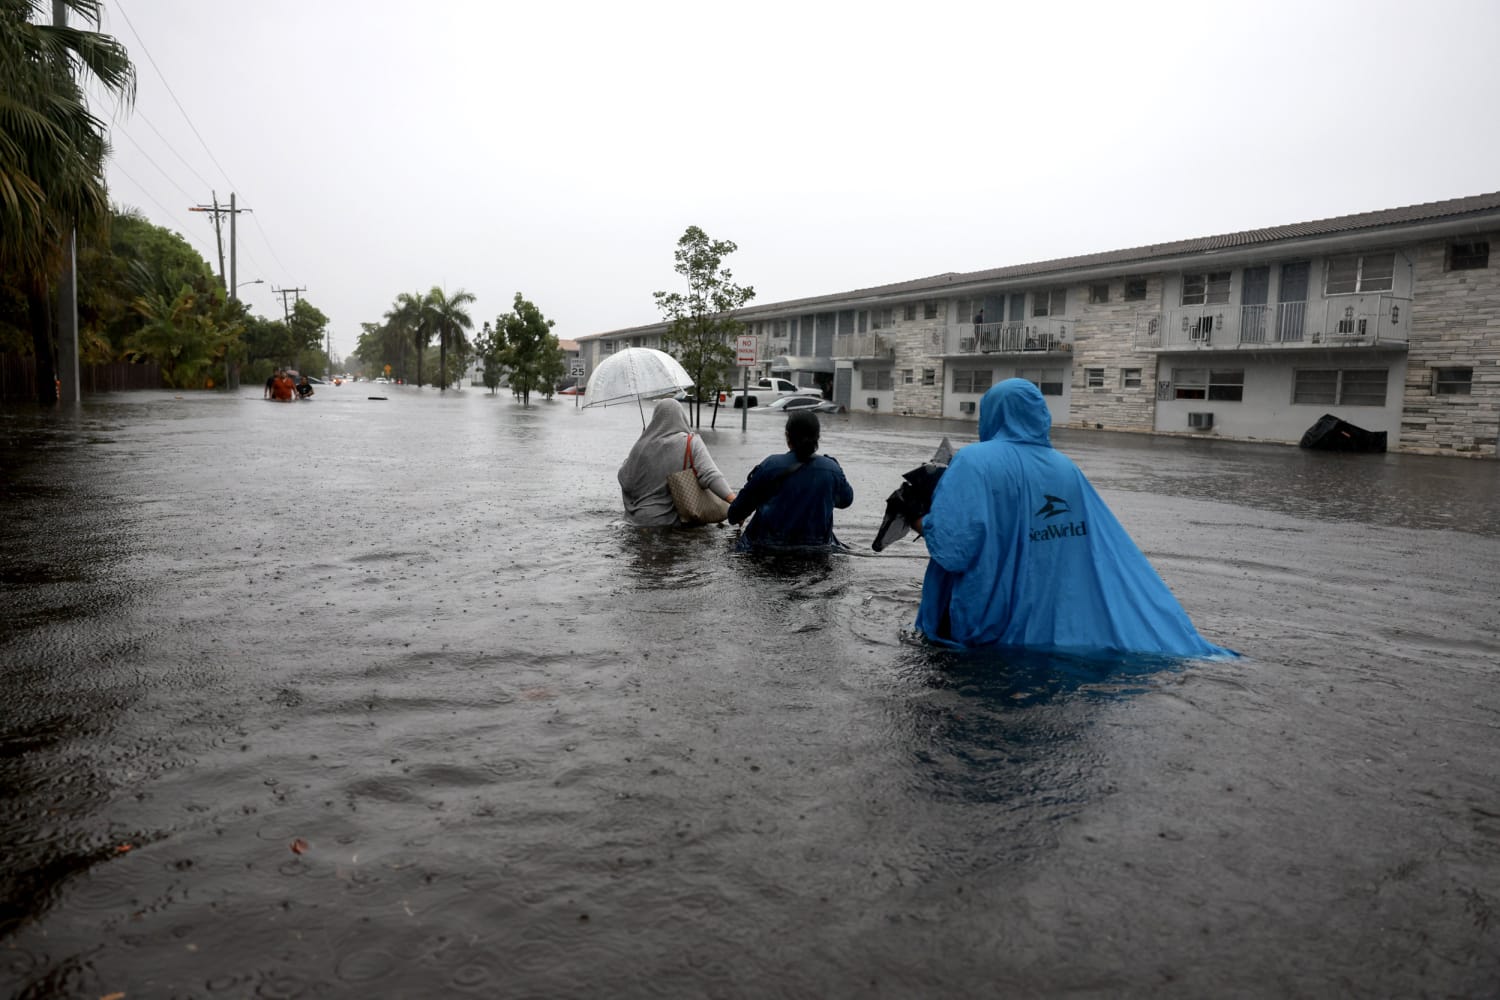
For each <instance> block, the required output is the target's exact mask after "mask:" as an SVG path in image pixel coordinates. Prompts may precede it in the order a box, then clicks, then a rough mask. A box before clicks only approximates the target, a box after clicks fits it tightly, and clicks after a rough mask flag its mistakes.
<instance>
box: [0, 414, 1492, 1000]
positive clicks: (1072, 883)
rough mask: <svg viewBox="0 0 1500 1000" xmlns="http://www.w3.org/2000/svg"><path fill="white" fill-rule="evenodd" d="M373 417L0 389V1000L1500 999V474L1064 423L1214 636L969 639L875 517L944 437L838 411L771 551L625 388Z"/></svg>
mask: <svg viewBox="0 0 1500 1000" xmlns="http://www.w3.org/2000/svg"><path fill="white" fill-rule="evenodd" d="M367 395H368V393H364V392H362V391H360V390H359V388H358V387H357V386H352V385H346V386H344V387H328V388H327V389H326V390H320V392H319V394H318V396H317V398H316V400H315V401H314V402H312V403H309V404H296V405H290V406H282V405H269V404H267V403H265V402H263V401H262V400H260V399H259V398H258V397H257V396H256V395H255V394H253V393H249V392H246V393H244V394H243V395H240V396H237V397H236V396H223V395H196V394H185V395H183V396H181V397H178V396H175V395H173V394H171V393H137V394H128V395H117V396H108V397H101V398H97V399H91V400H89V401H88V402H87V403H86V404H85V405H84V406H83V407H82V408H81V409H78V410H76V411H56V412H54V411H46V412H39V411H36V410H34V409H32V408H24V407H13V408H7V409H4V410H0V468H3V470H4V480H3V482H4V491H3V493H0V600H3V605H4V609H5V614H4V616H3V620H0V664H3V670H4V671H5V681H6V683H5V685H4V689H3V693H0V795H3V796H4V798H3V803H4V808H3V810H0V835H3V837H4V841H5V850H4V851H3V852H0V858H3V860H0V880H3V883H4V889H5V891H4V893H3V895H0V899H3V900H4V902H3V903H0V992H4V993H5V994H7V995H24V996H80V997H82V996H88V997H98V996H105V995H108V994H111V993H124V994H126V995H127V996H173V995H181V996H189V995H191V996H225V997H240V996H253V997H322V996H330V995H347V996H369V995H381V996H433V995H452V996H466V995H472V996H494V995H505V996H516V997H524V996H653V997H655V996H693V997H696V996H763V995H768V994H769V995H788V996H852V995H869V996H881V995H888V996H975V997H980V996H983V997H989V996H996V995H1005V994H1021V995H1039V994H1057V993H1070V992H1072V993H1090V994H1103V995H1147V994H1149V995H1153V996H1154V995H1157V994H1161V993H1167V994H1174V995H1180V996H1202V995H1218V994H1233V995H1244V996H1249V995H1265V996H1322V995H1330V994H1350V993H1355V994H1359V993H1364V994H1380V995H1414V994H1419V993H1424V992H1427V993H1445V994H1456V995H1483V994H1487V993H1493V992H1495V991H1496V989H1497V988H1500V959H1497V957H1496V956H1497V955H1500V942H1497V940H1496V934H1497V933H1500V915H1497V909H1500V875H1497V874H1496V873H1497V872H1500V793H1497V791H1496V786H1495V783H1494V779H1493V776H1494V774H1495V773H1497V772H1500V701H1497V699H1496V698H1495V696H1494V691H1495V690H1496V680H1497V677H1496V674H1497V666H1496V664H1497V662H1500V631H1497V628H1496V626H1495V624H1494V614H1493V606H1494V594H1495V593H1497V592H1500V504H1497V503H1496V501H1495V498H1496V496H1497V486H1500V465H1497V464H1496V463H1480V462H1468V461H1456V460H1441V459H1427V458H1418V457H1413V456H1400V455H1385V456H1341V455H1315V454H1309V453H1303V452H1300V451H1298V450H1296V449H1290V448H1278V447H1269V446H1260V445H1229V444H1224V443H1222V442H1206V441H1201V440H1186V439H1165V438H1146V437H1137V436H1130V435H1117V434H1107V433H1106V434H1099V433H1086V432H1080V431H1076V430H1059V431H1058V432H1057V433H1056V434H1055V440H1056V442H1057V444H1058V445H1059V447H1061V448H1062V449H1063V450H1064V451H1066V452H1068V453H1069V454H1071V455H1072V456H1073V457H1074V458H1075V459H1076V460H1077V461H1078V462H1079V464H1080V465H1081V466H1082V467H1083V468H1084V469H1085V471H1086V472H1087V473H1088V474H1089V475H1090V477H1091V479H1092V480H1093V482H1094V483H1095V484H1096V486H1098V487H1099V488H1100V490H1101V491H1102V492H1103V493H1104V495H1105V497H1106V499H1107V500H1108V502H1109V503H1110V505H1111V507H1112V508H1113V509H1114V511H1115V513H1116V514H1117V515H1118V516H1119V517H1120V519H1121V521H1122V522H1123V523H1124V524H1125V525H1126V526H1127V528H1128V529H1129V530H1130V531H1131V533H1132V535H1133V536H1134V537H1135V539H1136V541H1137V542H1138V543H1139V544H1140V545H1141V547H1142V549H1143V550H1144V551H1145V552H1146V553H1147V555H1148V556H1149V557H1150V559H1151V560H1152V562H1153V564H1154V565H1155V566H1156V567H1157V569H1158V571H1159V572H1161V574H1162V575H1163V577H1164V578H1165V579H1166V580H1167V582H1168V583H1169V584H1170V585H1171V586H1172V588H1173V590H1174V592H1175V593H1177V595H1178V596H1179V597H1180V598H1181V599H1182V601H1183V603H1184V605H1185V606H1186V607H1187V609H1188V611H1189V612H1190V614H1191V615H1192V617H1193V619H1194V621H1195V623H1196V624H1197V625H1198V626H1199V628H1200V629H1201V630H1202V631H1203V632H1204V633H1205V634H1206V635H1207V636H1208V637H1209V638H1211V639H1212V640H1213V641H1215V642H1218V643H1221V644H1224V645H1228V646H1231V647H1234V648H1236V649H1239V650H1241V651H1242V652H1243V653H1245V654H1246V655H1245V657H1244V659H1242V660H1240V661H1236V662H1226V663H1220V662H1212V663H1177V662H1158V661H1150V660H1133V659H1121V660H1117V661H1111V662H1097V661H1080V660H1076V659H1071V658H1067V657H1047V656H1026V655H1018V654H997V653H974V654H964V655H955V654H952V653H949V652H944V651H937V650H932V649H929V648H927V647H924V646H923V645H921V644H920V642H918V641H916V640H914V639H913V637H912V636H911V634H910V627H911V624H912V621H913V620H914V618H915V613H916V605H917V601H918V598H919V595H920V586H921V576H922V571H923V567H924V564H925V552H924V549H923V546H922V543H921V542H920V540H917V539H914V538H910V537H909V538H907V539H906V540H904V541H902V542H899V543H896V544H895V545H893V546H891V547H889V548H888V549H887V550H886V551H885V552H883V553H880V554H875V553H873V552H871V550H870V548H869V542H870V539H871V538H872V537H873V536H874V533H875V529H876V527H877V526H878V524H879V522H880V518H881V515H882V513H883V506H884V498H885V496H886V495H887V494H888V493H889V492H890V491H891V490H892V489H893V488H894V487H895V485H896V483H897V482H898V480H899V477H900V474H901V473H902V472H904V471H905V470H906V469H909V468H911V467H912V466H914V465H915V464H917V463H918V462H920V461H922V460H923V459H924V458H925V457H927V456H929V455H930V454H931V453H932V450H933V449H934V448H935V447H936V443H937V441H938V440H939V439H940V438H941V437H942V436H943V435H944V434H947V435H950V436H951V437H952V439H953V441H954V443H955V445H959V444H963V443H966V442H967V441H970V440H972V435H973V425H972V424H959V423H951V422H939V421H922V420H914V419H904V418H889V417H886V418H876V417H870V416H861V415H850V416H844V415H827V416H826V417H825V418H824V428H825V430H824V439H823V444H824V451H825V452H826V453H829V454H832V455H834V456H835V457H837V458H838V459H839V460H840V461H841V462H842V463H843V465H844V467H845V470H846V472H847V474H848V475H849V478H850V481H851V483H852V484H853V486H854V488H855V493H856V501H855V504H854V506H853V507H852V508H850V509H849V510H847V511H840V512H839V514H838V516H837V519H836V523H837V530H838V532H839V534H840V536H841V537H842V538H843V539H844V541H845V542H846V543H848V544H849V545H850V547H851V551H850V552H849V553H848V554H844V555H835V556H831V557H822V558H813V559H806V558H803V559H780V560H776V559H773V560H757V559H751V558H747V557H743V556H739V555H735V554H733V553H732V552H731V551H730V547H731V543H732V540H733V537H734V530H733V529H731V528H728V527H725V526H720V527H712V528H705V529H700V530H696V531H685V532H658V531H643V530H640V529H636V528H633V527H631V526H629V525H627V524H626V523H624V522H623V520H622V518H621V517H620V513H619V498H618V487H617V485H616V482H615V478H614V473H615V469H616V468H617V467H618V465H619V463H620V461H621V459H622V458H623V457H624V455H625V453H626V451H627V450H628V449H629V446H630V444H631V442H632V441H633V440H634V438H635V436H636V434H638V433H639V430H640V419H639V416H638V415H637V413H636V412H635V410H634V409H632V408H628V407H622V408H611V409H608V410H603V411H601V410H596V409H583V408H578V407H575V405H574V404H573V402H572V401H569V402H567V403H562V402H543V403H540V404H538V405H536V406H534V407H532V408H531V409H529V410H523V409H521V408H520V407H519V406H517V405H516V404H514V403H513V402H512V400H511V399H510V398H509V397H508V396H494V397H492V396H489V395H487V394H484V393H482V392H479V391H477V390H465V391H463V392H461V393H452V392H450V393H447V394H445V395H444V396H443V397H439V395H438V394H437V393H436V392H434V391H432V390H430V389H427V390H414V389H411V388H409V387H391V391H389V392H388V393H386V395H388V396H389V397H390V398H389V399H388V400H386V401H383V402H377V401H372V400H368V399H366V396H367ZM722 416H723V418H724V419H721V420H720V421H719V422H718V428H717V429H709V428H707V427H705V429H704V437H705V440H706V441H707V443H708V445H709V447H710V449H711V450H712V452H713V454H714V457H715V460H716V461H717V463H718V464H719V466H720V467H721V468H723V469H724V470H725V472H726V474H727V475H728V476H729V478H730V479H731V480H736V485H738V483H739V482H742V481H743V479H744V476H745V474H746V473H747V472H748V471H749V469H750V468H751V467H752V466H753V465H754V464H755V463H756V462H758V461H759V460H760V459H761V458H763V457H765V456H766V455H767V454H770V453H771V452H774V451H779V450H781V449H782V447H783V445H782V443H781V441H780V421H779V420H777V419H776V418H775V417H772V416H770V415H762V414H751V415H749V417H748V429H747V430H746V431H745V432H743V433H742V432H741V430H740V426H739V424H740V420H739V415H738V414H728V413H726V414H723V415H722ZM708 417H709V414H708V413H707V412H706V413H705V423H706V422H707V420H708Z"/></svg>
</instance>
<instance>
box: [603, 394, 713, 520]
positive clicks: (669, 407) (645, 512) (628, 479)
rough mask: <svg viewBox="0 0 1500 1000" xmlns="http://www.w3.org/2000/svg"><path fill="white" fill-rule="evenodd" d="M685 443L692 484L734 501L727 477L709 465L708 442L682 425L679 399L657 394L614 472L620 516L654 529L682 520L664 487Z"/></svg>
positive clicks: (682, 461)
mask: <svg viewBox="0 0 1500 1000" xmlns="http://www.w3.org/2000/svg"><path fill="white" fill-rule="evenodd" d="M689 438H691V439H692V443H691V445H689ZM689 447H691V448H692V456H693V457H692V467H693V468H694V469H695V470H696V471H697V473H698V485H699V486H702V487H703V488H704V489H706V490H710V491H712V492H713V493H714V494H715V495H717V496H719V497H721V498H722V499H724V500H727V501H730V502H732V501H733V500H734V491H733V490H731V489H730V488H729V480H727V479H725V478H724V474H723V473H722V472H720V471H719V467H718V466H717V465H715V464H714V460H713V456H712V455H710V454H709V453H708V446H707V445H705V444H704V443H703V438H702V437H701V436H699V435H697V434H694V433H693V432H692V428H691V427H689V426H688V420H687V413H686V412H684V410H683V407H682V404H681V403H679V402H677V401H676V400H675V399H663V400H661V401H659V402H658V403H657V404H656V407H655V409H653V410H652V411H651V422H650V423H649V424H647V425H646V429H645V430H643V431H641V436H640V437H639V438H638V439H637V440H636V442H635V446H634V447H633V448H631V449H630V454H629V455H627V456H626V458H625V464H623V465H621V466H620V471H619V474H618V476H617V477H616V478H618V479H619V480H620V493H621V495H622V496H623V497H624V500H625V516H626V517H628V518H629V519H630V522H631V523H632V524H638V525H641V526H643V527H655V528H669V527H673V526H675V525H680V524H682V519H681V518H680V517H678V516H677V506H676V505H675V504H674V503H673V502H672V492H671V491H670V490H668V489H667V477H668V476H669V475H671V474H672V473H674V472H676V471H677V470H679V469H682V468H685V467H686V465H687V450H688V448H689Z"/></svg>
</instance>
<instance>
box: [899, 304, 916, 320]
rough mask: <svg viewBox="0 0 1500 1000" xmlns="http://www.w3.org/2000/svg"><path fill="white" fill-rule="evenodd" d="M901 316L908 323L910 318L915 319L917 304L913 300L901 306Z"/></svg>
mask: <svg viewBox="0 0 1500 1000" xmlns="http://www.w3.org/2000/svg"><path fill="white" fill-rule="evenodd" d="M901 318H902V319H904V320H906V321H907V322H908V323H910V322H911V321H912V320H914V319H916V318H917V304H916V303H915V302H908V303H907V304H906V305H905V306H903V307H902V312H901Z"/></svg>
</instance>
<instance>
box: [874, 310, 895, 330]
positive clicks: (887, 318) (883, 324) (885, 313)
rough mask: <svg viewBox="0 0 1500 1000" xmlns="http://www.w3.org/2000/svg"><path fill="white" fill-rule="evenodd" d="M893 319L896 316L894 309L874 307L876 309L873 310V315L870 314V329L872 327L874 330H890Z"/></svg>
mask: <svg viewBox="0 0 1500 1000" xmlns="http://www.w3.org/2000/svg"><path fill="white" fill-rule="evenodd" d="M893 321H894V317H893V316H892V310H890V309H874V310H871V315H870V329H872V330H888V329H890V327H891V324H892V323H893Z"/></svg>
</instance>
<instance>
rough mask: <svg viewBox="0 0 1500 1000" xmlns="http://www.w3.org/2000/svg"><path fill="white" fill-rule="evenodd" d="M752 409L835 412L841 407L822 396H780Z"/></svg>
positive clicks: (768, 411) (762, 410)
mask: <svg viewBox="0 0 1500 1000" xmlns="http://www.w3.org/2000/svg"><path fill="white" fill-rule="evenodd" d="M753 409H755V410H757V411H761V412H765V413H782V412H788V411H791V410H811V411H812V412H814V413H837V412H839V410H840V409H842V407H840V406H839V405H838V404H837V403H833V402H830V401H829V400H826V399H824V398H823V397H822V396H782V397H781V398H780V399H773V400H771V401H770V402H768V403H762V404H761V405H760V406H757V407H753Z"/></svg>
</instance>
